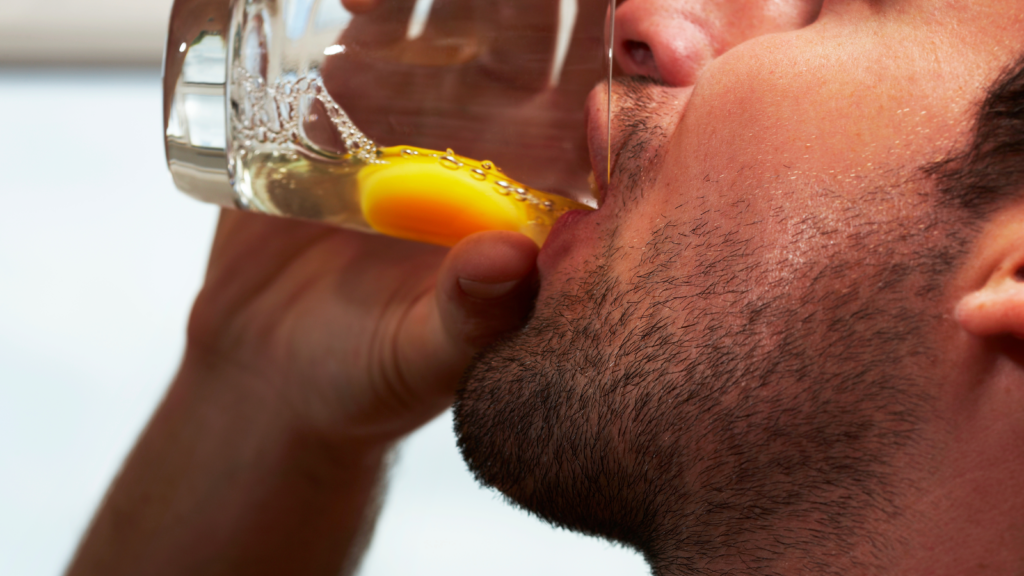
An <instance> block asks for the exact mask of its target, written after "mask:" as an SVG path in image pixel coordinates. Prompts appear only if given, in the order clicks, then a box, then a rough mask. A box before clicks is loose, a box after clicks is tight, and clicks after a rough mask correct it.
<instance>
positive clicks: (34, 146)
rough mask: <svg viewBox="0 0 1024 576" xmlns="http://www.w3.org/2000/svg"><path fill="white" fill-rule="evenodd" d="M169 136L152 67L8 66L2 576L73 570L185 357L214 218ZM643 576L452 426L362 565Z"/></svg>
mask: <svg viewBox="0 0 1024 576" xmlns="http://www.w3.org/2000/svg"><path fill="white" fill-rule="evenodd" d="M139 1H141V0H139ZM10 2H11V0H0V5H2V6H4V7H7V6H9V5H10V4H9V3H10ZM79 3H81V4H87V2H79ZM45 4H46V3H44V2H37V3H36V4H35V5H36V6H39V7H42V6H44V5H45ZM160 41H161V42H162V39H161V40H160ZM160 133H161V126H160V87H159V75H158V73H157V71H156V70H155V69H146V70H134V71H132V70H109V69H108V70H99V69H79V70H59V69H47V70H43V71H40V70H33V69H22V70H12V69H7V70H4V69H3V68H0V199H2V201H3V202H2V206H0V574H2V575H4V576H29V575H31V576H36V575H45V576H49V575H56V574H59V573H60V572H61V571H62V570H63V568H64V566H65V565H66V563H67V561H68V559H69V557H70V554H71V553H72V550H73V548H74V546H75V544H76V542H77V540H78V538H79V537H80V535H81V533H82V531H83V530H84V528H85V527H86V525H87V523H88V520H89V518H90V516H91V515H92V513H93V511H94V509H95V507H96V506H97V504H98V502H99V500H100V498H101V496H102V494H103V491H104V490H105V487H106V485H107V484H108V483H109V481H110V480H111V478H112V477H113V475H114V473H115V471H116V469H117V467H118V466H119V464H120V462H121V460H122V459H123V457H124V456H125V454H126V453H127V451H128V449H129V448H130V446H131V444H132V442H133V441H134V438H135V436H136V435H137V434H138V432H139V431H140V429H141V427H142V426H143V424H144V423H145V421H146V419H147V418H148V416H149V414H150V413H151V411H152V410H153V408H154V407H155V405H156V403H157V402H158V401H159V398H160V396H161V394H162V393H163V390H164V388H165V386H166V385H167V383H168V382H169V380H170V379H171V377H172V375H173V373H174V370H175V367H176V365H177V362H178V359H179V355H180V353H181V349H182V345H183V334H184V326H185V318H186V314H187V311H188V308H189V305H190V301H191V299H192V297H193V296H194V294H195V291H196V290H197V288H198V287H199V284H200V281H201V276H202V271H203V267H204V259H205V254H206V251H207V249H208V246H209V243H210V239H211V235H212V227H213V224H214V220H215V217H216V211H215V209H214V208H212V207H210V206H206V205H203V204H200V203H198V202H195V201H193V200H190V199H189V198H187V197H186V196H184V195H183V194H180V193H179V192H177V191H176V190H175V189H174V187H173V185H172V184H171V182H170V178H169V176H168V175H167V173H166V169H165V167H164V163H163V147H162V140H161V136H160ZM647 573H648V570H647V568H646V566H645V564H644V563H643V562H642V561H641V559H640V558H639V557H638V556H637V555H636V554H634V553H632V552H629V551H626V550H623V549H621V548H616V547H612V546H610V545H608V544H606V543H604V542H601V541H597V540H592V539H586V538H582V537H578V536H576V535H573V534H569V533H565V532H561V531H556V530H553V529H551V528H549V527H547V526H546V525H544V524H542V523H540V522H539V521H537V520H534V519H532V518H530V517H529V516H527V515H526V514H524V513H522V512H519V511H516V510H514V509H512V508H511V507H509V506H508V505H506V504H504V503H503V502H502V500H501V498H500V497H499V496H498V495H496V494H495V493H493V492H491V491H488V490H484V489H482V488H479V487H477V486H476V484H475V483H474V481H473V480H472V478H471V477H470V476H469V474H468V472H467V471H466V470H465V467H464V465H463V464H462V462H461V460H460V459H459V456H458V453H457V451H456V450H455V446H454V439H453V435H452V433H451V425H450V420H448V419H447V418H442V419H440V420H438V421H436V422H435V423H434V424H432V425H430V426H428V427H427V428H425V429H424V430H423V431H421V432H420V433H418V434H416V435H414V436H413V437H412V438H410V439H409V440H408V442H406V444H405V446H404V448H403V451H402V454H401V458H400V459H399V463H398V465H397V467H396V469H395V471H394V474H393V481H392V485H391V489H390V491H389V497H388V501H387V504H386V507H385V509H384V512H383V516H382V518H381V521H380V524H379V529H378V532H377V535H376V538H375V540H374V544H373V546H372V548H371V550H370V552H369V554H368V557H367V560H366V563H365V565H364V567H363V571H362V574H363V575H364V576H392V575H394V576H399V575H401V576H406V575H431V574H438V575H441V574H444V575H446V576H452V575H455V576H458V575H466V576H469V575H473V576H478V575H480V574H487V575H489V576H502V575H510V576H511V575H522V574H531V575H540V576H545V575H551V576H556V575H557V576H565V575H574V574H587V575H589V576H604V575H607V576H611V575H616V576H630V575H637V576H639V575H643V574H647Z"/></svg>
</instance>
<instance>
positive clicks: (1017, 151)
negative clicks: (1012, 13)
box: [924, 57, 1024, 219]
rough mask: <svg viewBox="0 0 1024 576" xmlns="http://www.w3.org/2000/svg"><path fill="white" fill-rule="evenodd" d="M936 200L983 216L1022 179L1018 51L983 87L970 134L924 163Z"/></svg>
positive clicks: (1022, 82) (1023, 108) (1023, 96)
mask: <svg viewBox="0 0 1024 576" xmlns="http://www.w3.org/2000/svg"><path fill="white" fill-rule="evenodd" d="M924 172H925V174H927V175H928V176H931V177H933V178H935V180H936V185H937V186H938V189H939V191H940V192H941V193H942V202H943V203H944V204H947V205H951V206H954V207H957V208H959V209H961V210H966V211H967V212H968V213H969V214H970V216H971V217H973V218H974V219H983V218H985V217H986V216H988V215H989V214H990V213H991V212H992V211H993V210H995V209H997V208H999V207H1000V206H1002V205H1003V204H1004V203H1005V202H1007V201H1008V200H1010V199H1013V198H1015V197H1016V194H1017V193H1018V191H1020V189H1021V187H1022V185H1024V57H1022V58H1021V59H1020V60H1018V61H1017V62H1015V63H1014V64H1013V65H1011V66H1010V67H1008V68H1007V69H1006V70H1005V71H1004V72H1003V73H1002V74H1001V75H1000V76H999V77H998V78H997V79H996V80H995V82H993V83H992V85H991V86H990V87H989V90H988V94H987V96H986V97H985V100H984V101H983V102H982V103H981V106H980V107H979V110H978V116H977V118H976V120H975V125H974V130H973V139H972V141H971V142H970V143H969V144H968V145H967V146H966V147H965V148H964V149H963V150H961V151H960V152H958V153H956V154H954V155H952V156H950V157H949V158H946V159H944V160H941V161H939V162H935V163H933V164H930V165H928V166H926V167H925V168H924Z"/></svg>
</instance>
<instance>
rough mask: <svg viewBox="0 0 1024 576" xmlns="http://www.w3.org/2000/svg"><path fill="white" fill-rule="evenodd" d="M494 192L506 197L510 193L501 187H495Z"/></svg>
mask: <svg viewBox="0 0 1024 576" xmlns="http://www.w3.org/2000/svg"><path fill="white" fill-rule="evenodd" d="M494 191H495V192H497V193H498V194H501V195H502V196H508V195H509V194H510V193H511V191H510V190H509V189H508V188H502V187H501V186H495V187H494Z"/></svg>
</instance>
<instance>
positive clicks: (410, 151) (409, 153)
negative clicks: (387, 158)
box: [402, 148, 420, 158]
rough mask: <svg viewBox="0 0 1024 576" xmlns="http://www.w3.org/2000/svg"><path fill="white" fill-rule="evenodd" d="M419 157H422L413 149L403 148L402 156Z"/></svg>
mask: <svg viewBox="0 0 1024 576" xmlns="http://www.w3.org/2000/svg"><path fill="white" fill-rule="evenodd" d="M419 155H420V153H419V152H417V151H415V150H413V149H412V148H403V149H402V156H404V157H406V158H412V157H413V156H419Z"/></svg>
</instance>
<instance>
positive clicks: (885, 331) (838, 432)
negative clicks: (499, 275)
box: [455, 106, 961, 574]
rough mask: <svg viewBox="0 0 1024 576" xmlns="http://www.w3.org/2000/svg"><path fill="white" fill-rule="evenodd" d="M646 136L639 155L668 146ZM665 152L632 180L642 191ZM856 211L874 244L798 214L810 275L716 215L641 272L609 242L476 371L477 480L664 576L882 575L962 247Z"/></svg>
mask: <svg viewBox="0 0 1024 576" xmlns="http://www.w3.org/2000/svg"><path fill="white" fill-rule="evenodd" d="M643 108H644V107H643V106H638V107H637V109H638V110H640V109H643ZM648 108H649V107H648ZM641 128H643V129H641V130H639V131H638V132H637V135H635V137H634V138H633V140H632V141H630V140H629V139H627V147H626V148H624V150H626V151H628V149H629V148H628V147H629V146H630V145H634V146H637V150H640V149H641V148H643V147H646V149H647V150H651V149H654V150H657V148H658V146H657V140H658V138H654V140H655V142H653V143H652V141H651V139H645V138H644V137H643V136H644V130H647V133H648V134H649V132H650V130H649V127H647V128H644V127H642V126H641ZM658 156H659V155H658V154H657V153H654V154H651V155H649V156H648V157H647V159H646V160H645V162H646V164H644V165H643V166H639V165H637V164H635V163H634V164H633V165H629V164H628V163H627V164H625V165H623V166H620V167H619V168H618V169H619V170H620V180H621V181H629V182H634V183H635V186H634V189H631V190H629V191H627V195H637V194H640V193H641V189H640V187H641V186H642V183H643V177H642V176H643V173H644V172H645V167H646V169H649V168H650V167H651V163H653V162H657V161H658ZM629 170H632V171H633V172H632V173H629V172H628V171H629ZM624 171H626V172H624ZM906 186H913V184H912V183H909V184H908V183H907V182H906V179H904V178H896V177H891V178H889V179H888V185H886V186H878V187H877V188H876V189H875V191H874V192H870V191H868V192H865V195H866V196H872V195H874V196H875V197H876V199H877V200H878V201H879V202H884V201H885V199H887V198H889V199H891V198H893V197H894V194H897V193H899V191H898V190H896V188H901V187H906ZM821 193H822V194H826V195H827V194H829V192H828V191H822V192H821ZM902 195H903V196H904V197H905V196H906V194H902ZM918 196H919V197H920V202H921V203H922V204H929V205H930V202H931V201H930V200H928V199H927V198H926V195H923V194H922V195H918ZM858 200H863V198H860V199H858ZM834 201H835V202H843V200H842V199H840V198H836V199H835V200H834ZM857 204H858V202H854V205H851V206H847V207H846V210H845V213H846V214H847V215H849V216H848V217H849V218H853V219H857V218H861V219H862V220H863V221H862V222H859V225H858V226H852V227H844V230H850V229H852V230H856V233H855V234H853V233H849V232H841V231H840V230H837V229H832V227H831V225H830V224H829V223H828V221H827V220H826V219H816V218H808V217H806V215H796V218H795V219H796V220H799V225H797V224H796V223H794V226H793V230H794V232H793V238H792V242H793V244H794V245H797V244H798V245H799V246H798V248H799V250H800V251H801V253H802V254H805V255H806V257H804V258H802V259H800V261H799V262H798V263H786V262H773V261H770V260H766V259H764V257H763V255H764V254H765V252H766V249H767V247H765V246H762V245H761V244H760V243H759V240H758V238H757V237H756V236H754V235H751V234H750V232H749V230H751V229H752V228H751V227H750V226H747V224H749V223H747V222H743V221H737V222H735V223H734V225H732V226H724V225H723V223H721V222H711V221H708V220H705V219H703V218H698V219H695V220H692V221H686V222H678V221H676V222H673V221H669V222H668V223H666V224H664V225H663V227H662V228H660V229H657V230H653V231H652V235H651V241H650V242H649V243H648V246H647V250H646V253H647V254H649V256H646V257H644V258H639V259H637V260H636V262H635V263H634V265H633V268H632V269H631V270H628V271H627V272H626V273H623V271H622V270H621V269H619V268H616V267H617V266H618V264H616V263H621V262H622V261H623V260H624V258H625V257H626V254H625V253H624V250H625V248H624V247H623V241H622V239H621V238H620V237H619V234H618V233H617V231H616V230H608V231H607V232H606V234H605V236H604V237H603V238H601V239H600V241H601V245H602V246H603V249H602V250H600V251H598V252H597V253H596V254H597V255H596V256H595V257H594V258H592V259H590V260H588V261H587V262H586V264H585V265H584V266H583V267H582V268H581V270H579V273H578V275H577V276H576V277H575V278H573V279H572V280H571V281H565V282H562V283H561V284H562V287H563V288H562V291H561V292H559V293H557V294H549V295H548V296H547V297H546V298H544V299H543V300H542V301H539V302H538V303H537V307H536V309H535V312H534V314H533V316H532V318H531V319H530V321H529V322H528V324H527V325H526V327H525V328H524V329H523V330H522V331H520V332H517V333H515V334H513V335H512V336H510V337H509V338H507V339H505V340H502V341H500V342H498V343H497V344H495V345H494V346H492V347H490V348H489V349H488V350H486V351H485V352H484V353H483V354H481V355H480V356H479V357H478V358H477V359H476V361H475V363H474V365H473V366H472V367H471V369H470V370H469V371H468V372H467V374H466V378H465V387H464V389H463V390H462V391H461V392H460V393H459V395H458V398H457V401H456V406H455V418H456V424H455V426H456V432H457V434H458V437H459V447H460V449H461V451H462V454H463V457H464V458H465V460H466V462H467V464H468V465H469V467H470V469H471V470H472V471H473V473H474V474H475V475H476V476H477V478H478V479H479V480H480V481H481V482H483V483H484V484H487V485H490V486H493V487H495V488H497V489H498V490H500V491H501V492H503V493H504V494H505V495H506V496H507V497H508V498H509V499H510V500H511V501H512V502H514V503H516V504H518V505H519V506H522V507H523V508H525V509H526V510H528V511H530V512H531V513H533V514H536V515H537V516H539V517H540V518H543V519H545V520H547V521H549V522H552V523H554V524H556V525H559V526H562V527H566V528H569V529H572V530H576V531H581V532H584V533H588V534H594V535H599V536H602V537H606V538H610V539H612V540H615V541H618V542H621V543H624V544H626V545H629V546H632V547H635V548H636V549H638V550H639V551H641V552H642V553H643V554H644V555H645V557H646V558H647V559H648V561H649V562H650V563H651V565H652V567H653V568H654V570H655V572H656V573H658V574H693V573H701V574H716V573H726V572H728V573H730V574H745V573H758V574H771V573H775V572H774V571H773V570H774V569H773V568H772V567H773V566H774V565H775V564H776V563H777V562H778V561H780V560H782V559H788V560H789V561H792V559H793V558H799V559H800V566H802V567H803V569H807V570H812V571H813V572H815V573H821V574H833V573H835V574H840V573H850V570H851V569H859V570H861V571H868V572H870V571H871V570H872V569H875V568H878V569H879V570H880V569H881V567H882V566H883V565H884V563H885V559H886V558H887V557H888V556H890V555H891V554H892V553H894V552H895V550H897V549H898V548H899V547H900V546H901V545H902V543H901V542H900V540H899V539H898V538H895V539H892V538H881V539H877V541H873V539H874V538H875V537H876V536H878V534H877V528H878V526H879V524H880V521H882V520H884V519H886V518H888V519H891V518H893V517H894V516H897V515H898V514H899V513H900V510H901V502H902V501H903V498H904V497H906V496H907V495H908V494H907V492H908V490H909V488H908V486H907V482H906V477H905V475H904V474H902V472H903V471H904V470H905V469H907V467H908V464H909V463H910V462H911V460H912V459H913V456H912V455H913V454H914V453H916V449H917V448H919V445H920V443H921V442H922V440H921V434H920V431H921V430H922V429H923V428H924V427H925V426H926V424H927V423H928V414H929V413H930V412H931V411H932V408H931V407H932V404H933V399H932V398H931V396H930V395H929V393H928V390H929V387H928V384H929V382H927V381H926V380H927V374H929V370H930V367H931V366H933V365H934V362H935V357H936V354H937V353H936V351H935V350H934V349H933V348H932V347H930V346H929V345H928V342H930V341H931V338H930V337H929V333H930V332H931V331H934V327H935V326H936V323H937V322H939V319H938V318H937V316H936V313H935V312H934V310H935V308H936V307H934V306H933V304H934V301H935V300H936V299H937V298H939V296H940V292H941V286H942V279H943V278H945V277H946V276H947V275H948V274H949V272H950V270H952V269H953V267H954V266H955V263H956V262H957V261H958V259H959V257H960V254H961V250H960V249H959V248H957V247H956V245H957V244H956V243H955V242H945V241H938V240H936V239H937V238H942V237H945V235H947V234H948V232H949V231H948V226H946V225H945V224H943V220H942V219H941V218H938V217H937V212H936V211H935V210H933V209H931V208H930V206H929V207H928V208H922V209H921V210H920V211H919V213H920V214H922V216H921V218H920V219H919V220H915V221H905V220H898V219H893V220H889V221H886V220H880V219H878V218H877V217H876V215H875V214H872V215H858V213H857ZM699 212H700V211H699V210H698V211H696V213H699ZM922 230H925V231H926V233H924V234H922ZM844 234H846V235H845V236H844ZM908 238H919V239H920V242H922V243H924V244H925V246H926V248H924V249H923V248H922V247H921V245H919V243H918V242H914V243H908ZM698 245H699V246H700V249H699V250H695V249H693V248H692V247H693V246H698ZM687 247H690V248H687ZM613 268H616V269H615V270H614V271H613ZM780 278H783V279H785V281H780V280H779V279H780ZM865 542H870V543H871V547H872V550H871V553H869V554H863V553H860V552H863V550H864V543H865ZM855 552H857V553H856V554H855ZM844 554H845V556H844ZM837 558H844V560H840V561H837V560H836V559H837ZM851 564H852V565H851ZM791 566H792V564H791Z"/></svg>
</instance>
